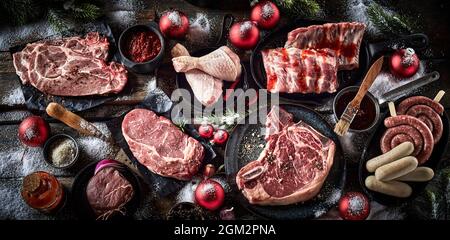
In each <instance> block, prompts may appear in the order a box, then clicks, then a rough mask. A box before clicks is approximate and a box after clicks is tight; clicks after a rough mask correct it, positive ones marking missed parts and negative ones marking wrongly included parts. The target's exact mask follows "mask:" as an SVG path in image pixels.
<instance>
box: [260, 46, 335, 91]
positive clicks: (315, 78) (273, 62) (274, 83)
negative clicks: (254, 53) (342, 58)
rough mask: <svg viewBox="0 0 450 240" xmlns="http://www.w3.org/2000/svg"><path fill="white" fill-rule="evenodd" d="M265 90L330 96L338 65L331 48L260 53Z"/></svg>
mask: <svg viewBox="0 0 450 240" xmlns="http://www.w3.org/2000/svg"><path fill="white" fill-rule="evenodd" d="M261 53H262V56H263V61H264V68H265V70H266V76H267V90H268V91H270V92H273V93H276V92H285V93H323V92H329V93H333V92H335V91H336V89H337V88H338V81H337V62H336V55H335V53H334V51H332V50H330V49H318V50H312V49H303V50H301V49H298V48H277V49H265V50H263V51H262V52H261Z"/></svg>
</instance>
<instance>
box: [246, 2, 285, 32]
mask: <svg viewBox="0 0 450 240" xmlns="http://www.w3.org/2000/svg"><path fill="white" fill-rule="evenodd" d="M250 19H251V20H252V21H255V22H256V23H257V24H258V27H260V28H263V29H272V28H274V27H275V26H276V25H277V24H278V22H279V21H280V10H279V9H278V7H277V5H275V4H274V3H273V2H271V1H261V2H259V3H257V4H256V5H255V6H254V7H253V9H252V13H251V15H250Z"/></svg>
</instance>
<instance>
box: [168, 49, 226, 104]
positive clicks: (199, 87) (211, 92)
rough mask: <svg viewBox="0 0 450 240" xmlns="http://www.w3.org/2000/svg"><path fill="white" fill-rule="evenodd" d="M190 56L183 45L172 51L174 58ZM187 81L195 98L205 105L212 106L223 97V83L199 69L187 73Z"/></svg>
mask: <svg viewBox="0 0 450 240" xmlns="http://www.w3.org/2000/svg"><path fill="white" fill-rule="evenodd" d="M179 56H190V55H189V52H188V50H187V49H186V48H185V47H184V46H183V45H181V44H179V43H178V44H177V45H175V46H174V47H173V49H172V57H179ZM185 75H186V80H187V81H188V83H189V85H190V86H191V88H192V91H193V92H194V95H195V97H196V98H197V99H198V100H199V101H200V102H201V103H202V104H203V105H204V106H207V107H209V106H212V105H214V103H216V102H217V100H218V99H219V98H220V97H222V86H223V81H222V80H220V79H217V78H215V77H213V76H211V75H209V74H207V73H205V72H202V71H200V70H198V69H192V70H189V71H187V72H185Z"/></svg>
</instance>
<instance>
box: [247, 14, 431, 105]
mask: <svg viewBox="0 0 450 240" xmlns="http://www.w3.org/2000/svg"><path fill="white" fill-rule="evenodd" d="M324 23H326V22H323V21H315V20H297V21H295V22H293V23H291V24H289V25H287V26H285V27H282V28H280V29H278V30H277V31H275V32H273V33H271V34H269V35H268V36H266V37H265V38H264V39H263V40H261V41H260V42H259V43H258V45H257V46H256V48H255V49H254V50H253V52H252V55H251V58H250V68H251V73H252V77H253V79H254V80H255V82H256V84H257V85H258V87H259V88H261V89H266V86H267V78H266V72H265V70H264V64H263V59H262V55H261V50H264V49H268V48H277V47H283V46H284V44H285V42H286V40H287V34H288V33H289V32H290V31H292V30H294V29H296V28H298V27H307V26H310V25H317V24H324ZM394 45H398V46H405V47H412V48H414V50H416V51H418V50H422V49H424V48H425V47H427V46H428V37H427V36H426V35H424V34H412V35H408V36H405V37H402V38H399V39H395V40H390V41H385V42H380V43H368V42H367V40H366V39H365V38H363V40H362V42H361V47H360V51H359V68H357V69H353V70H350V71H348V70H346V71H339V72H338V81H339V88H338V89H337V91H336V93H337V92H339V91H340V90H341V89H343V88H345V87H348V86H352V85H357V84H358V83H359V82H360V81H361V80H362V79H363V77H364V75H365V73H366V72H367V70H368V69H369V66H370V65H371V63H372V61H373V60H374V59H376V57H378V56H379V55H381V54H383V53H386V52H387V51H389V50H391V49H392V46H394ZM336 93H332V94H330V93H322V94H312V93H310V94H301V93H280V99H283V100H288V101H289V100H290V101H295V102H300V103H304V104H312V105H320V104H323V103H324V102H326V101H327V100H329V99H331V98H332V97H333V96H334V95H335V94H336Z"/></svg>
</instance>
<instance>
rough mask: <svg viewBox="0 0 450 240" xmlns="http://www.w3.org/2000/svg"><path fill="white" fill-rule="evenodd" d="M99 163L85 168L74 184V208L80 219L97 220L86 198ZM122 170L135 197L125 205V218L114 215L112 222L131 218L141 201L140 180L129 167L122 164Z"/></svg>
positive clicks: (76, 177)
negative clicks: (90, 181)
mask: <svg viewBox="0 0 450 240" xmlns="http://www.w3.org/2000/svg"><path fill="white" fill-rule="evenodd" d="M97 163H98V162H93V163H91V164H89V165H88V166H86V167H85V168H83V169H82V170H81V171H80V172H79V173H78V174H77V175H76V176H75V180H74V181H73V184H72V199H73V208H74V209H75V212H76V213H77V215H78V217H79V218H81V219H96V218H97V217H96V215H95V213H94V211H93V210H92V208H91V206H90V205H89V202H88V200H87V197H86V187H87V185H88V183H89V180H90V179H91V178H92V177H93V176H94V171H95V166H96V165H97ZM121 166H122V168H119V169H118V170H119V172H120V173H121V174H122V176H123V177H124V178H126V179H127V180H128V181H129V182H130V184H131V185H132V186H133V189H134V196H133V198H132V199H131V201H129V202H128V203H127V204H126V205H125V209H126V214H125V215H124V216H123V215H121V214H117V215H114V216H113V217H112V218H111V220H113V219H114V220H115V219H123V218H125V219H126V218H131V216H132V215H133V213H134V212H135V211H136V209H137V208H138V206H139V204H140V201H141V186H140V183H139V180H138V178H137V177H136V175H134V173H133V172H131V170H130V169H128V167H126V166H125V165H123V164H121Z"/></svg>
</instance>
